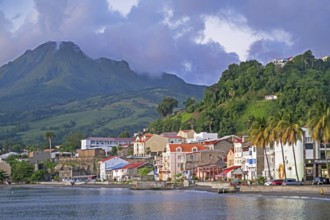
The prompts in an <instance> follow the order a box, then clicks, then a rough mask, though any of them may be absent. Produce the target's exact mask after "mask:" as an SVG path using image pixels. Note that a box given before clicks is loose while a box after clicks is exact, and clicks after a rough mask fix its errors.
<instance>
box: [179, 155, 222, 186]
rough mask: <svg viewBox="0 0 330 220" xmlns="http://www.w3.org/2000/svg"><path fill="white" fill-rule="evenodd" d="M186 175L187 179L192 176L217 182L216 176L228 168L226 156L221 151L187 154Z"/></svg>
mask: <svg viewBox="0 0 330 220" xmlns="http://www.w3.org/2000/svg"><path fill="white" fill-rule="evenodd" d="M185 156H186V159H185V160H186V163H185V166H184V169H185V171H184V173H185V174H186V178H187V179H191V177H192V176H195V177H197V178H198V179H199V180H203V181H204V180H215V176H216V175H218V174H220V173H221V172H222V170H223V169H224V168H226V162H225V158H226V154H225V153H224V152H223V151H220V150H203V151H197V152H192V153H187V154H186V155H185Z"/></svg>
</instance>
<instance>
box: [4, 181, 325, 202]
mask: <svg viewBox="0 0 330 220" xmlns="http://www.w3.org/2000/svg"><path fill="white" fill-rule="evenodd" d="M19 187H27V188H30V187H31V188H38V187H54V188H56V187H66V188H109V189H116V188H117V189H131V185H130V184H119V183H118V184H97V183H89V184H79V185H74V186H73V187H72V186H71V185H67V184H64V183H53V182H52V183H47V184H44V183H41V184H3V185H0V189H1V188H19ZM320 188H321V187H320ZM325 188H326V189H330V187H329V186H325ZM289 189H290V188H288V190H286V191H273V190H270V191H264V190H260V191H257V190H254V191H237V192H230V193H225V194H233V195H260V196H266V197H290V198H294V197H297V198H324V199H329V200H330V193H329V192H327V193H324V194H321V193H319V192H315V191H303V190H301V191H296V190H292V191H291V190H289ZM132 190H136V189H132ZM138 190H142V191H143V190H144V189H138ZM149 190H155V191H171V190H183V191H204V192H210V193H216V194H218V189H216V188H212V187H210V186H197V185H195V186H189V187H176V188H175V189H166V190H163V189H149ZM220 194H223V193H220Z"/></svg>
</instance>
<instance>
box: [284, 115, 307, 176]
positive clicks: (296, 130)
mask: <svg viewBox="0 0 330 220" xmlns="http://www.w3.org/2000/svg"><path fill="white" fill-rule="evenodd" d="M280 123H281V125H280V127H282V128H283V129H284V133H283V136H282V142H283V143H284V144H288V145H289V146H291V147H292V153H293V160H294V166H295V172H296V177H297V180H299V175H298V168H297V159H296V152H295V145H296V143H297V142H298V140H301V138H302V135H303V130H302V128H301V126H300V124H299V123H298V122H296V121H295V120H294V118H293V114H292V113H289V114H287V115H286V116H285V120H282V121H281V122H280Z"/></svg>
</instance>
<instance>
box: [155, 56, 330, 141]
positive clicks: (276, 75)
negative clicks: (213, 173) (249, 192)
mask: <svg viewBox="0 0 330 220" xmlns="http://www.w3.org/2000/svg"><path fill="white" fill-rule="evenodd" d="M329 85H330V60H329V59H327V60H322V59H316V58H315V57H314V56H313V54H312V52H311V51H307V52H305V53H304V54H301V55H298V56H296V57H294V58H292V59H290V60H287V62H285V64H284V65H283V66H280V65H275V64H274V63H268V64H267V65H265V66H263V65H262V64H261V63H259V62H258V61H255V60H251V61H247V62H242V63H240V64H232V65H230V66H229V67H228V69H227V70H225V71H224V72H223V73H222V76H221V78H220V80H219V82H218V83H216V84H214V85H212V86H210V87H209V88H207V90H206V92H205V95H204V97H203V99H202V100H201V102H198V103H195V104H193V105H191V106H189V111H186V112H181V113H178V114H176V115H175V116H171V117H166V118H164V119H163V120H157V121H154V122H153V123H151V124H150V126H149V127H150V129H152V130H153V131H155V132H164V131H167V130H168V129H171V128H176V129H180V128H183V129H187V128H194V130H196V131H197V132H201V131H208V132H216V133H218V134H219V135H221V136H222V135H228V134H238V135H239V134H247V131H248V127H249V125H250V123H251V122H252V121H253V119H254V118H261V117H265V118H269V117H270V116H272V115H275V114H276V113H277V112H280V111H284V112H286V113H289V112H290V113H293V116H294V119H295V120H297V121H300V123H301V124H302V125H305V123H306V121H307V118H308V111H309V110H310V108H311V107H312V106H313V105H314V104H316V103H319V102H323V101H326V102H327V103H329V102H330V90H329ZM269 95H273V96H276V97H277V99H274V100H266V99H265V96H269ZM187 113H189V114H187ZM188 115H189V118H187V116H188Z"/></svg>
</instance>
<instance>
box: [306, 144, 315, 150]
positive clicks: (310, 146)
mask: <svg viewBox="0 0 330 220" xmlns="http://www.w3.org/2000/svg"><path fill="white" fill-rule="evenodd" d="M305 149H308V150H313V144H305Z"/></svg>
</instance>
